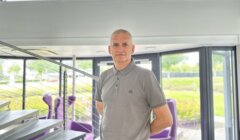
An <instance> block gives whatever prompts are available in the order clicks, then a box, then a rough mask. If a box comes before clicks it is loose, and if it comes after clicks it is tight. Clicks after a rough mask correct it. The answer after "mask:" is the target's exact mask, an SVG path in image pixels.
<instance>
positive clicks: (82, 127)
mask: <svg viewBox="0 0 240 140" xmlns="http://www.w3.org/2000/svg"><path fill="white" fill-rule="evenodd" d="M75 100H76V97H75V96H68V105H67V106H68V107H70V106H71V105H72V104H73V103H74V102H75ZM54 111H55V119H63V98H62V97H58V98H56V99H55V107H54ZM67 128H69V129H71V130H75V131H81V132H86V133H87V134H86V137H85V138H84V140H93V138H94V134H93V133H92V126H91V125H90V124H87V123H82V122H76V121H72V120H68V127H67Z"/></svg>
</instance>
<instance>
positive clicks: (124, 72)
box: [113, 59, 136, 76]
mask: <svg viewBox="0 0 240 140" xmlns="http://www.w3.org/2000/svg"><path fill="white" fill-rule="evenodd" d="M135 67H136V64H135V63H134V60H133V59H132V60H131V62H130V64H128V66H127V67H126V68H124V69H123V70H120V71H119V70H117V69H116V68H115V66H114V67H113V73H114V75H117V74H119V75H121V76H126V75H127V74H128V73H129V72H131V71H132V70H133V69H134V68H135Z"/></svg>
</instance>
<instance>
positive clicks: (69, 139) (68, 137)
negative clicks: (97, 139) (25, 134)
mask: <svg viewBox="0 0 240 140" xmlns="http://www.w3.org/2000/svg"><path fill="white" fill-rule="evenodd" d="M85 136H86V133H85V132H79V131H73V130H63V128H61V129H59V130H56V131H54V132H52V133H49V134H48V135H46V136H43V137H41V138H40V139H38V140H80V139H82V140H83V139H84V138H85Z"/></svg>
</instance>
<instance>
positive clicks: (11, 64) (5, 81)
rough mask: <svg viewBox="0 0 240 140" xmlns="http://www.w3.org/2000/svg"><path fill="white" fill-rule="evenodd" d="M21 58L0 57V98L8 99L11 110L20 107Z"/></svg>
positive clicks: (19, 108) (21, 86)
mask: <svg viewBox="0 0 240 140" xmlns="http://www.w3.org/2000/svg"><path fill="white" fill-rule="evenodd" d="M22 75H23V60H16V59H0V89H1V90H0V100H10V101H11V103H10V109H11V110H21V109H22V101H23V100H22V89H23V85H22V82H23V76H22Z"/></svg>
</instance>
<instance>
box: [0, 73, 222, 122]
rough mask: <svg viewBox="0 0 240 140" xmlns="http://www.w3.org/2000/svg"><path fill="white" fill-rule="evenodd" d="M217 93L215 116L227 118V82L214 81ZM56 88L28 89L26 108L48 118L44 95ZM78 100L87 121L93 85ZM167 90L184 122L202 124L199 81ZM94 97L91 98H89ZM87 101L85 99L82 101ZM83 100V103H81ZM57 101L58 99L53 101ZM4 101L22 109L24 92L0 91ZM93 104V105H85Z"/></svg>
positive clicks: (183, 81)
mask: <svg viewBox="0 0 240 140" xmlns="http://www.w3.org/2000/svg"><path fill="white" fill-rule="evenodd" d="M213 83H214V84H213V87H214V88H213V89H214V114H215V115H216V116H224V95H223V79H222V78H219V77H218V78H214V79H213ZM57 89H58V88H57V86H56V87H51V88H48V87H40V90H39V89H35V88H30V87H28V88H27V90H26V95H27V98H26V108H27V109H39V114H40V115H41V114H47V105H46V104H45V103H44V102H43V101H42V95H43V94H44V91H49V92H50V93H54V95H57V94H58V93H56V91H57ZM71 89H72V88H71V86H68V93H69V94H70V93H71ZM76 90H77V95H81V97H78V98H77V101H76V102H79V104H80V105H77V106H76V112H77V114H78V115H79V116H82V117H84V115H86V114H87V112H88V111H89V107H91V105H92V104H91V100H92V96H91V90H92V89H91V87H90V86H89V85H81V86H76ZM163 90H164V93H165V95H166V98H174V99H176V103H177V111H178V116H179V119H180V120H199V119H200V88H199V78H170V79H167V78H164V79H163ZM89 94H90V95H89ZM82 97H84V98H82ZM81 98H82V99H81ZM53 99H55V98H53ZM0 100H11V105H10V108H11V109H12V110H15V109H21V108H22V89H21V88H8V89H3V88H2V89H0ZM85 101H89V102H85Z"/></svg>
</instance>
